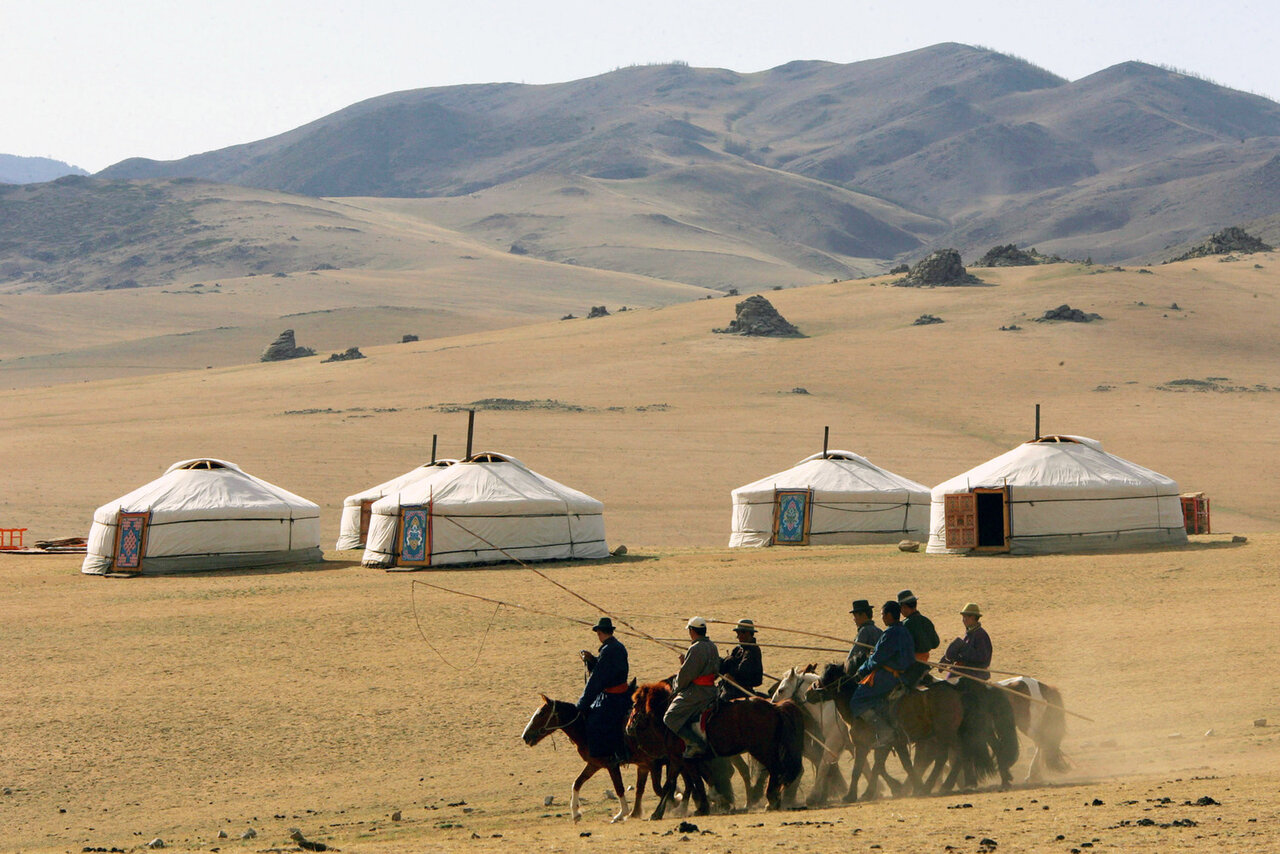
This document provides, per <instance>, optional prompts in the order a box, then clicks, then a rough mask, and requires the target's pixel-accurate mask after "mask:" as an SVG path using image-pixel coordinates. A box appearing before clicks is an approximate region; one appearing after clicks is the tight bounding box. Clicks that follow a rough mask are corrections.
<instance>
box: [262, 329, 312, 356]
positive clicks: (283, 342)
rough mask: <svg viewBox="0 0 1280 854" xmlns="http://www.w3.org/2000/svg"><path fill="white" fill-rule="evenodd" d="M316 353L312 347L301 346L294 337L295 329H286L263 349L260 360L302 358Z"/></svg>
mask: <svg viewBox="0 0 1280 854" xmlns="http://www.w3.org/2000/svg"><path fill="white" fill-rule="evenodd" d="M315 354H316V351H315V350H312V349H311V348H310V347H299V346H298V342H297V341H295V340H294V338H293V330H292V329H286V330H285V331H284V332H281V333H280V335H279V337H277V338H276V340H274V341H272V342H271V344H269V345H268V346H267V349H265V350H263V351H262V355H261V356H260V357H259V358H258V361H259V362H283V361H285V360H287V359H301V358H303V357H304V356H314V355H315Z"/></svg>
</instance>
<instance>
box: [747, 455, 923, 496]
mask: <svg viewBox="0 0 1280 854" xmlns="http://www.w3.org/2000/svg"><path fill="white" fill-rule="evenodd" d="M775 489H813V490H814V493H815V494H814V498H815V500H819V499H820V498H822V497H823V496H826V495H840V494H850V493H861V494H865V493H898V494H902V493H915V494H919V495H928V494H929V487H927V486H925V485H924V484H922V483H917V482H915V481H914V480H910V479H909V478H905V477H902V476H901V475H898V474H894V473H893V472H891V471H887V470H885V469H882V468H880V466H878V465H876V464H875V463H873V462H871V461H870V460H868V459H866V458H865V457H861V456H859V455H857V454H855V453H853V452H852V451H827V452H826V455H825V456H824V455H823V454H821V453H818V454H813V455H811V456H808V457H805V458H804V459H803V460H801V461H800V462H798V463H796V464H795V465H794V466H792V467H791V468H789V469H787V470H786V471H782V472H778V473H777V474H772V475H769V476H768V477H763V478H760V479H759V480H757V481H754V482H752V483H748V484H746V485H744V486H740V487H738V488H737V489H735V490H733V497H734V498H735V499H740V500H746V499H749V498H752V497H755V496H757V495H766V494H767V495H769V496H771V495H772V494H773V491H774V490H775Z"/></svg>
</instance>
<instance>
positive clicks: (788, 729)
mask: <svg viewBox="0 0 1280 854" xmlns="http://www.w3.org/2000/svg"><path fill="white" fill-rule="evenodd" d="M774 708H776V709H777V710H778V723H777V726H776V727H775V728H774V758H775V759H776V761H777V767H778V773H779V776H780V778H781V780H782V785H784V786H786V785H789V784H790V783H791V782H793V781H794V780H797V779H799V777H800V774H801V773H803V772H804V712H802V711H801V710H800V707H799V706H797V705H796V704H795V703H794V702H792V701H791V700H783V701H782V702H781V703H777V704H776V705H775V706H774Z"/></svg>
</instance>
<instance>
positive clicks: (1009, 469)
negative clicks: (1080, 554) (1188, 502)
mask: <svg viewBox="0 0 1280 854" xmlns="http://www.w3.org/2000/svg"><path fill="white" fill-rule="evenodd" d="M1186 542H1187V532H1186V529H1185V528H1184V527H1183V518H1182V504H1181V501H1180V499H1179V497H1178V484H1176V483H1175V482H1174V481H1173V480H1171V479H1170V478H1167V477H1165V476H1164V475H1162V474H1158V473H1157V472H1154V471H1152V470H1151V469H1148V468H1143V467H1142V466H1140V465H1138V464H1136V463H1131V462H1129V461H1128V460H1122V459H1120V458H1119V457H1116V456H1112V455H1111V454H1108V453H1107V452H1106V451H1104V450H1103V449H1102V444H1101V443H1100V442H1098V441H1097V440H1095V439H1089V438H1086V437H1084V436H1044V437H1041V438H1039V439H1035V440H1032V441H1030V442H1025V443H1023V444H1021V445H1019V446H1018V447H1016V448H1014V449H1013V450H1011V451H1008V452H1007V453H1004V454H1001V455H1000V456H998V457H996V458H995V459H993V460H990V461H988V462H985V463H983V464H982V465H980V466H978V467H977V468H973V469H970V470H969V471H967V472H965V473H964V474H961V475H957V476H956V477H953V478H951V479H950V480H948V481H946V482H945V483H941V484H939V485H938V486H935V487H934V488H933V502H932V509H931V513H930V519H929V546H928V551H929V552H930V553H931V554H966V553H969V552H1011V553H1013V554H1044V553H1052V552H1068V551H1082V550H1094V549H1127V548H1144V547H1150V546H1167V545H1183V544H1185V543H1186Z"/></svg>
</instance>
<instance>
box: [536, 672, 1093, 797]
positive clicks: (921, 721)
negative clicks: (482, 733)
mask: <svg viewBox="0 0 1280 854" xmlns="http://www.w3.org/2000/svg"><path fill="white" fill-rule="evenodd" d="M815 670H816V666H815V665H809V666H808V667H806V668H804V669H797V668H791V669H789V670H787V671H786V672H785V673H784V674H783V676H782V679H781V680H779V682H778V683H777V684H776V685H775V686H774V687H773V690H772V691H771V692H770V694H769V698H768V699H766V698H764V697H747V698H741V699H734V700H722V701H720V702H718V703H717V704H716V705H715V706H713V707H712V709H710V710H709V711H708V712H707V713H705V714H704V716H703V723H704V728H705V730H706V739H707V742H708V744H709V745H710V747H711V750H712V756H711V757H710V758H702V759H686V758H684V751H685V744H684V742H683V741H682V740H681V739H680V738H679V737H678V736H676V735H675V734H674V733H673V732H671V731H670V730H669V729H667V727H666V725H665V724H663V722H662V716H663V714H664V713H665V712H666V710H667V706H668V704H669V703H670V702H671V699H672V688H671V685H672V681H673V680H672V679H668V680H665V681H662V682H653V683H649V684H644V685H639V686H637V685H636V684H635V680H632V708H631V712H630V716H629V717H628V719H627V723H626V730H625V744H626V747H627V752H628V754H629V756H628V758H627V760H626V762H618V761H611V760H606V759H601V758H597V757H593V756H591V755H590V754H589V753H588V752H587V741H586V720H585V718H584V717H583V714H582V713H581V712H580V711H579V710H578V709H577V707H576V706H575V705H574V704H573V703H568V702H564V701H562V700H552V699H550V698H548V697H547V696H546V695H545V694H543V695H542V705H541V706H540V707H539V708H538V709H537V711H535V712H534V713H533V716H532V717H531V718H530V719H529V723H528V725H527V726H526V727H525V729H524V733H523V735H522V738H523V740H524V742H525V743H526V744H528V745H529V746H533V745H535V744H538V743H539V742H540V741H542V740H543V739H544V738H546V737H547V736H549V735H551V734H552V733H555V732H563V733H564V734H565V736H566V737H567V738H568V739H569V740H570V741H571V742H572V743H573V744H574V746H575V747H576V748H577V750H578V754H579V755H580V756H581V757H582V759H583V761H584V762H585V763H586V765H585V767H584V768H583V769H582V772H581V773H580V774H578V777H577V779H575V780H574V783H573V793H572V795H571V798H570V802H569V806H570V815H571V816H572V818H573V820H574V821H578V820H580V819H581V818H582V809H581V800H580V792H581V789H582V786H583V784H584V783H586V782H587V780H589V779H591V777H593V776H594V775H595V774H596V772H597V771H600V770H602V769H603V770H605V771H606V772H608V774H609V779H610V781H611V782H612V784H613V791H614V793H615V794H616V796H617V800H618V804H619V809H618V812H617V814H615V815H614V816H613V818H612V821H615V822H617V821H622V820H624V819H627V818H639V817H640V815H641V802H642V800H643V798H644V792H645V787H646V785H647V784H648V781H649V779H650V778H652V779H653V790H654V792H655V793H656V794H657V795H658V805H657V807H656V808H655V810H654V812H653V814H652V816H651V818H652V819H655V820H656V819H661V818H662V817H663V815H664V814H665V811H666V809H667V807H668V806H669V805H670V804H671V803H672V802H673V800H674V799H675V794H676V787H677V785H678V784H680V783H683V786H684V799H683V804H685V805H687V804H688V803H689V802H690V801H692V802H693V803H694V804H695V806H696V812H697V814H698V815H706V814H707V813H708V812H709V811H710V809H711V797H710V796H709V794H708V786H709V787H710V791H711V792H712V793H714V795H715V799H716V800H717V802H718V803H717V806H718V807H719V808H721V809H723V810H725V811H732V810H733V808H734V803H735V799H734V788H733V776H734V774H737V775H739V776H741V777H742V780H743V783H744V785H745V787H746V803H747V806H748V807H751V806H753V805H755V804H756V803H758V802H759V800H760V799H761V798H762V797H763V798H764V799H765V800H766V801H767V803H768V808H769V809H780V808H782V807H783V806H784V805H793V804H794V803H795V802H796V800H797V797H798V787H799V782H800V778H801V775H802V773H803V771H804V762H805V761H806V760H807V761H808V762H809V763H810V764H811V765H812V766H813V769H814V771H813V784H812V785H811V787H810V791H809V795H808V798H807V800H806V803H807V804H808V805H810V806H817V805H820V804H823V803H826V802H827V801H828V800H829V799H830V797H831V796H832V794H831V793H832V792H833V791H836V790H838V789H844V794H843V796H842V798H843V800H844V802H845V803H852V802H855V801H857V800H859V799H860V796H859V784H860V781H861V780H862V778H863V777H864V776H865V777H866V778H867V785H866V788H865V789H864V790H863V791H862V793H861V799H863V800H868V799H872V798H875V797H876V796H877V789H878V785H877V784H878V782H879V781H880V780H881V779H883V780H884V781H885V783H886V784H887V786H888V788H889V791H890V792H891V794H893V795H894V796H895V797H898V796H905V795H912V794H916V795H923V794H929V793H931V792H933V791H935V789H936V790H939V791H941V792H944V793H945V792H949V791H951V790H953V789H954V788H955V787H956V786H957V785H963V786H964V787H965V788H967V789H973V788H975V787H976V786H978V785H979V784H981V783H982V782H984V781H985V780H987V779H989V778H991V777H994V776H996V775H999V778H1000V785H1001V788H1007V787H1008V786H1009V785H1010V784H1011V782H1012V780H1013V775H1012V772H1011V769H1012V766H1013V765H1014V763H1015V762H1017V760H1018V756H1019V745H1018V732H1022V733H1023V735H1025V736H1026V737H1027V738H1028V739H1030V741H1031V743H1032V744H1033V745H1034V747H1035V754H1034V756H1033V757H1032V760H1031V763H1030V767H1029V769H1028V772H1027V779H1028V780H1029V781H1034V780H1037V779H1039V778H1040V777H1041V776H1042V774H1043V772H1044V770H1045V769H1046V768H1048V769H1049V770H1053V771H1061V770H1065V769H1066V768H1067V767H1068V763H1067V760H1066V757H1065V756H1064V754H1063V753H1062V739H1063V736H1064V734H1065V732H1066V718H1065V715H1064V713H1063V707H1062V698H1061V696H1060V694H1059V693H1058V691H1057V690H1056V689H1054V688H1052V687H1051V686H1049V685H1046V684H1045V683H1043V682H1039V681H1037V680H1035V679H1031V678H1029V677H1017V678H1014V679H1006V680H1004V681H1003V682H1000V683H998V684H997V685H992V686H988V685H980V684H977V683H974V685H973V686H962V687H957V686H954V685H952V684H950V683H947V682H941V681H933V682H927V683H925V684H922V685H920V686H918V687H916V688H913V689H911V690H907V691H905V692H904V693H902V694H901V696H898V697H896V698H895V699H892V700H891V704H892V712H893V715H894V717H895V719H896V721H897V727H896V737H895V739H894V742H893V743H892V744H891V745H890V746H888V747H876V746H875V733H874V731H873V730H872V728H871V727H870V726H869V725H868V724H867V723H866V722H865V721H863V720H861V719H854V718H852V717H851V716H850V714H849V703H848V698H849V695H850V694H852V691H853V688H854V684H853V680H852V679H850V678H848V677H847V676H846V675H845V673H844V669H843V667H841V666H840V665H838V664H831V665H827V667H826V668H825V669H824V671H823V672H822V673H821V674H818V673H816V672H815ZM966 688H967V690H966ZM913 748H914V752H913ZM846 752H849V753H851V754H852V755H853V769H852V771H851V773H850V776H849V781H848V784H847V786H846V785H845V783H844V778H843V773H842V772H841V770H840V765H839V762H840V758H841V757H842V756H843V754H844V753H846ZM744 754H745V755H746V756H749V757H750V759H751V760H754V762H753V763H750V762H748V761H746V760H744V759H743V755H744ZM891 754H893V755H896V756H897V757H898V759H899V761H900V762H901V764H902V768H903V771H904V772H905V774H906V776H905V778H904V779H902V780H899V779H897V778H895V777H894V776H892V775H891V774H890V773H889V772H888V770H887V769H886V767H885V766H886V762H887V760H888V758H889V756H890V755H891ZM623 764H630V765H634V766H635V767H636V785H635V803H634V805H633V806H632V807H631V808H630V810H628V803H627V800H628V799H627V789H626V786H625V785H624V783H623V779H622V768H621V766H622V765H623ZM753 764H754V765H755V766H756V767H754V768H753V767H752V766H753ZM948 769H949V770H948ZM944 774H945V775H946V776H945V777H944V776H943V775H944ZM833 787H834V788H833Z"/></svg>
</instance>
